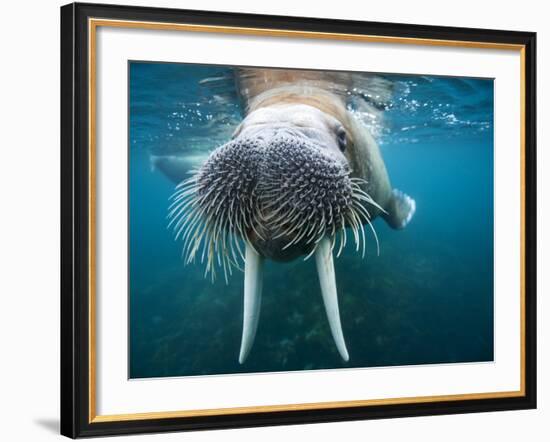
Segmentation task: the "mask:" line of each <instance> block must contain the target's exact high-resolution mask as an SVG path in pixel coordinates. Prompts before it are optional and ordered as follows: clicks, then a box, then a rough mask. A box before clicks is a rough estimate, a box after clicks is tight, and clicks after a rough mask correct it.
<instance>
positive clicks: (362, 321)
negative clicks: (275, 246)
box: [128, 63, 494, 378]
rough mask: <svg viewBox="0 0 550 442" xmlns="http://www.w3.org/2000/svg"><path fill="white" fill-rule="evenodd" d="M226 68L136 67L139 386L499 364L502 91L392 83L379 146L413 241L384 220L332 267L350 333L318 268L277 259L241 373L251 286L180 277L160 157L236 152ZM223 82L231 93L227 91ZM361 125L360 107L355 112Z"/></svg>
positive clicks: (421, 80) (236, 112)
mask: <svg viewBox="0 0 550 442" xmlns="http://www.w3.org/2000/svg"><path fill="white" fill-rule="evenodd" d="M230 76H231V68H224V67H208V66H195V65H185V64H168V63H165V64H160V63H131V64H130V91H129V92H130V103H129V109H130V151H129V177H130V178H129V184H130V186H129V214H130V246H129V265H130V275H129V281H130V289H129V296H128V298H129V312H130V330H129V331H130V337H129V342H130V355H129V375H130V377H131V378H144V377H165V376H187V375H205V374H223V373H238V372H264V371H289V370H309V369H328V368H341V367H375V366H393V365H410V364H435V363H456V362H480V361H491V360H493V350H494V349H493V337H494V336H493V313H494V311H493V82H492V80H488V79H466V78H444V77H429V76H399V75H384V77H385V78H386V79H387V80H389V81H391V82H392V84H393V89H394V93H393V96H392V98H391V100H390V101H388V102H386V103H384V108H385V109H386V110H385V111H384V112H383V121H382V120H381V119H380V118H378V119H373V118H370V117H369V115H362V114H361V113H360V112H359V111H357V114H356V116H357V118H359V119H361V120H362V121H363V120H364V121H365V124H366V125H367V126H368V129H369V130H371V131H372V132H373V133H374V134H376V135H377V138H378V141H379V144H380V146H381V150H382V154H383V156H384V159H385V162H386V166H387V169H388V172H389V175H390V178H391V181H392V185H393V186H394V187H397V188H399V189H401V190H403V191H404V192H406V193H408V194H409V195H411V196H412V197H414V198H415V200H416V203H417V212H416V214H415V217H414V219H413V220H412V221H411V223H410V224H409V226H407V228H406V229H404V230H401V231H396V230H392V229H390V228H389V227H387V225H386V224H385V222H384V221H383V220H381V219H376V220H375V222H374V225H375V228H376V231H377V233H378V236H379V240H380V249H381V251H380V256H377V255H376V253H375V247H373V246H372V244H373V242H372V241H371V247H370V252H368V253H367V255H366V256H365V258H364V259H361V257H360V254H357V253H356V252H355V249H354V247H353V246H350V247H348V248H346V250H345V252H344V253H343V255H342V256H341V257H340V258H338V259H336V260H335V265H336V275H337V283H338V290H339V301H340V312H341V318H342V324H343V331H344V335H345V339H346V343H347V347H348V350H349V353H350V360H349V362H347V363H345V362H343V361H342V360H341V358H340V356H339V354H338V352H337V350H336V346H335V345H334V342H333V339H332V337H331V334H330V330H329V326H328V322H327V319H326V316H325V312H324V308H323V304H322V299H321V294H320V289H319V285H318V280H317V274H316V270H315V265H314V262H313V260H308V261H305V262H304V261H303V260H302V259H298V260H296V261H294V262H291V263H288V264H280V263H273V262H268V264H267V268H266V270H265V279H264V298H263V303H262V310H261V318H260V323H259V327H258V332H257V335H256V339H255V342H254V346H253V348H252V351H251V353H250V355H249V357H248V359H247V361H246V363H245V364H243V365H239V363H238V361H237V357H238V352H239V346H240V338H241V327H242V292H243V274H242V273H241V272H236V273H234V274H233V276H232V277H231V278H230V279H229V282H228V284H226V283H225V281H224V279H223V278H218V279H217V280H216V281H214V282H213V283H212V282H211V281H210V279H205V278H204V267H203V266H201V265H200V264H195V265H187V266H184V263H183V260H182V258H181V243H179V242H175V241H174V239H173V234H172V232H170V231H169V230H168V229H167V227H166V226H167V221H166V214H167V207H168V198H169V197H170V195H171V194H172V192H173V191H174V183H173V182H171V181H170V180H169V179H168V178H166V177H165V176H164V175H163V174H162V173H160V172H159V171H158V170H155V169H154V167H152V163H151V157H152V156H155V155H167V154H170V153H181V152H182V151H183V152H185V153H186V155H188V157H189V167H190V168H191V167H194V166H196V165H197V164H200V161H201V159H202V158H204V156H205V154H207V153H208V152H210V151H211V150H212V149H214V148H215V147H217V146H219V145H221V144H223V143H224V142H226V141H227V140H228V138H229V136H230V134H231V133H232V131H233V129H234V128H235V126H236V125H237V124H238V123H239V121H240V119H241V117H242V115H241V110H240V105H239V102H238V100H237V97H236V95H235V93H234V91H233V90H232V88H231V87H230V85H229V83H227V84H221V85H220V84H219V85H216V84H215V83H214V84H213V85H212V84H211V85H208V84H204V83H205V82H204V81H203V80H204V79H206V78H212V77H217V78H219V77H230ZM222 83H223V82H222ZM351 111H352V112H355V111H354V109H351Z"/></svg>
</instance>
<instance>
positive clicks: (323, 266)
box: [315, 236, 349, 362]
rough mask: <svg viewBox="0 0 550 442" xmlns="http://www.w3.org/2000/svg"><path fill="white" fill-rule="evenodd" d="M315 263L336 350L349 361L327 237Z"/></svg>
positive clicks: (316, 251)
mask: <svg viewBox="0 0 550 442" xmlns="http://www.w3.org/2000/svg"><path fill="white" fill-rule="evenodd" d="M315 262H316V263H317V273H318V274H319V282H320V283H321V293H322V294H323V302H324V304H325V310H326V312H327V318H328V323H329V325H330V331H331V332H332V338H333V339H334V342H335V343H336V348H338V352H339V353H340V356H342V359H343V360H344V361H346V362H347V361H348V360H349V355H348V350H347V348H346V342H345V341H344V334H343V332H342V324H341V323H340V312H339V311H338V293H337V291H336V275H335V273H334V261H333V259H332V247H331V245H330V240H329V239H328V238H327V237H326V236H325V237H324V238H323V239H322V240H321V241H319V244H317V249H316V250H315Z"/></svg>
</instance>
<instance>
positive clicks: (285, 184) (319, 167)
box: [169, 103, 382, 363]
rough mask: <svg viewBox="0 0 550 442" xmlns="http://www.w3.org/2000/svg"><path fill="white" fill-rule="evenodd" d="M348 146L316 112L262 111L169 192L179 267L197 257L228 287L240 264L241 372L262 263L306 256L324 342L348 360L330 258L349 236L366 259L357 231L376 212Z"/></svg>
mask: <svg viewBox="0 0 550 442" xmlns="http://www.w3.org/2000/svg"><path fill="white" fill-rule="evenodd" d="M352 143H353V139H352V134H350V133H349V131H348V129H347V128H346V127H345V125H344V124H343V123H342V121H341V120H339V119H337V118H335V117H334V116H333V115H330V114H329V113H327V112H324V111H323V110H321V109H319V108H318V107H315V106H311V105H308V104H300V103H290V104H289V103H282V104H276V105H271V106H265V107H260V108H258V109H256V110H254V111H252V112H251V113H249V114H248V116H247V117H246V118H245V119H244V120H243V122H242V123H241V124H240V126H239V127H238V129H237V130H236V131H235V133H234V136H233V138H232V139H231V140H230V141H229V142H227V143H226V144H224V145H222V146H220V147H218V148H217V149H215V150H214V151H213V152H212V153H211V154H210V156H209V157H208V159H207V160H206V161H205V163H204V164H203V165H202V166H201V167H200V168H199V169H198V170H196V171H194V173H193V175H192V176H191V178H189V179H188V180H186V181H184V182H182V183H181V184H180V185H179V186H178V187H177V190H176V192H175V193H174V195H173V202H172V205H171V207H170V211H169V216H170V219H171V221H170V224H171V226H173V227H174V229H175V232H176V237H177V238H182V239H183V241H184V254H185V255H186V261H187V262H191V261H193V260H195V259H196V258H197V257H200V260H201V262H205V264H206V271H207V272H212V273H213V272H214V267H215V266H216V264H218V265H219V266H220V267H222V268H223V270H224V274H225V275H226V277H227V274H228V273H231V268H232V267H239V262H240V261H241V260H244V263H245V305H244V325H243V339H242V343H241V352H240V356H239V361H240V362H241V363H242V362H244V360H245V358H246V356H247V354H248V352H249V350H250V348H251V346H252V342H253V339H254V335H255V332H256V328H257V324H258V317H259V306H260V297H261V288H262V268H263V267H262V266H263V260H264V259H265V258H269V259H273V260H276V261H288V260H291V259H294V258H296V257H298V256H306V258H307V257H309V256H311V255H313V254H315V259H316V263H317V269H318V273H319V280H320V283H321V289H322V293H323V299H324V303H325V307H326V310H327V315H328V318H329V323H330V327H331V330H332V334H333V336H334V339H335V341H336V345H337V347H338V350H339V352H340V354H341V356H342V358H343V359H344V360H346V361H347V360H348V352H347V349H346V346H345V342H344V338H343V334H342V329H341V325H340V318H339V313H338V300H337V293H336V280H335V272H334V264H333V258H332V252H333V249H334V248H335V243H336V242H337V240H338V241H339V244H338V247H337V250H338V252H337V253H338V255H339V254H340V253H341V251H342V249H343V247H344V246H345V243H346V227H349V228H350V230H351V232H352V234H353V238H354V240H355V243H356V248H357V250H359V249H360V246H362V248H363V253H364V249H365V232H364V230H363V224H365V225H368V226H370V227H371V228H372V225H371V224H370V219H371V215H370V212H369V210H372V209H373V208H374V207H376V208H377V209H379V210H382V209H381V208H380V207H379V206H378V205H377V204H376V203H375V202H374V201H373V200H372V198H371V197H370V196H369V195H368V194H367V193H366V192H365V190H364V189H365V186H364V185H363V184H364V180H362V179H361V178H358V177H354V175H353V170H352V168H351V167H350V164H349V162H348V158H347V157H346V154H345V152H346V149H349V148H350V146H351V145H352ZM370 206H372V207H370ZM373 232H374V229H373ZM243 246H244V247H243ZM243 248H244V252H243Z"/></svg>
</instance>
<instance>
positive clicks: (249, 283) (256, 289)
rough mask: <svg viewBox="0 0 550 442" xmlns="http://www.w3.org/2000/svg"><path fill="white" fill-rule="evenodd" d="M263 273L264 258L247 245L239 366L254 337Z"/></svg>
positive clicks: (244, 358) (260, 299)
mask: <svg viewBox="0 0 550 442" xmlns="http://www.w3.org/2000/svg"><path fill="white" fill-rule="evenodd" d="M263 273H264V258H263V257H262V256H260V255H259V254H258V253H257V252H256V250H254V248H253V247H252V246H251V245H250V244H248V243H247V244H246V251H245V264H244V311H243V336H242V339H241V351H240V353H239V364H242V363H244V361H245V360H246V358H247V356H248V353H250V349H251V348H252V344H253V343H254V337H255V336H256V330H257V328H258V320H259V319H260V305H261V303H262V286H263V276H264V275H263Z"/></svg>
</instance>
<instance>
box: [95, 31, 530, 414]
mask: <svg viewBox="0 0 550 442" xmlns="http://www.w3.org/2000/svg"><path fill="white" fill-rule="evenodd" d="M213 41H215V44H216V50H215V51H212V50H211V47H212V42H213ZM182 48H186V49H185V50H183V51H182ZM188 48H192V49H191V50H187V49H188ZM97 52H98V53H97V56H98V58H97V60H98V61H97V84H98V89H97V90H98V94H97V113H98V117H97V158H98V164H97V170H98V175H97V184H98V186H97V188H98V195H97V203H98V207H97V213H98V218H97V232H98V246H97V251H98V256H97V266H98V273H97V274H98V278H97V298H96V299H97V318H98V321H97V337H98V339H97V361H98V363H97V414H99V415H105V414H125V413H139V412H148V411H173V410H192V409H210V408H219V407H221V408H229V407H244V406H254V405H280V404H292V403H305V402H331V401H342V400H364V399H381V398H395V397H414V396H433V395H445V394H460V393H476V392H497V391H514V390H519V388H520V386H519V377H520V376H519V349H520V345H519V334H520V326H519V316H518V314H517V312H518V311H519V300H520V297H519V287H520V282H519V266H518V260H519V256H520V241H519V239H520V238H519V235H512V237H511V235H510V232H519V230H520V214H519V204H520V196H519V186H518V183H519V180H520V176H519V168H518V164H519V161H520V158H519V156H520V150H519V148H518V139H519V135H520V134H519V120H520V113H519V109H520V106H519V97H520V90H519V88H518V87H517V85H518V84H519V71H520V64H519V63H520V57H519V53H518V52H517V51H516V52H511V51H502V50H493V51H488V50H481V49H463V48H453V49H449V48H442V47H433V46H430V47H413V46H406V47H404V46H403V45H389V44H372V43H371V44H361V43H351V42H344V41H339V42H334V41H332V42H329V41H321V40H305V39H282V38H274V37H264V38H260V37H251V36H235V35H225V36H224V35H216V36H213V35H211V34H206V33H190V32H171V31H170V32H159V31H156V30H155V31H150V30H142V29H120V28H119V29H117V28H112V27H110V28H101V27H100V28H99V29H98V34H97ZM304 53H307V57H306V58H307V59H306V60H304V57H303V54H304ZM136 59H137V60H162V61H180V62H181V61H185V62H188V63H219V64H229V63H233V64H236V65H246V64H257V65H260V66H266V65H267V66H278V67H302V68H311V67H315V68H322V69H327V70H334V69H353V70H357V71H366V72H369V71H370V72H383V71H386V72H402V73H403V72H408V73H419V72H422V73H423V74H438V75H462V76H473V77H485V78H496V80H495V103H496V106H495V145H496V146H498V147H497V149H495V161H494V162H495V195H494V204H495V207H494V209H495V218H496V220H497V222H496V223H495V232H494V236H495V262H494V274H495V287H494V289H495V336H496V339H495V362H494V363H483V364H440V365H424V366H414V367H413V366H408V367H384V368H379V369H369V370H364V369H363V370H358V369H355V370H318V371H314V372H296V371H294V372H290V373H261V374H249V375H247V376H192V377H183V378H175V377H174V378H165V379H162V380H159V379H149V380H145V379H142V380H139V381H131V382H128V380H127V373H128V366H127V365H128V360H127V355H128V335H127V328H128V327H127V313H128V305H127V303H128V299H127V293H128V286H127V282H128V281H127V273H128V268H127V262H128V259H127V253H128V244H127V234H126V233H127V229H128V220H127V210H126V208H127V205H128V200H127V195H128V189H127V179H126V171H127V167H128V165H127V151H126V149H125V148H124V147H125V146H127V145H128V140H127V135H128V131H127V109H128V107H127V102H128V98H127V92H126V91H127V89H128V88H127V84H126V82H127V78H128V60H136ZM512 287H515V290H510V288H512ZM450 380H452V382H450Z"/></svg>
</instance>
